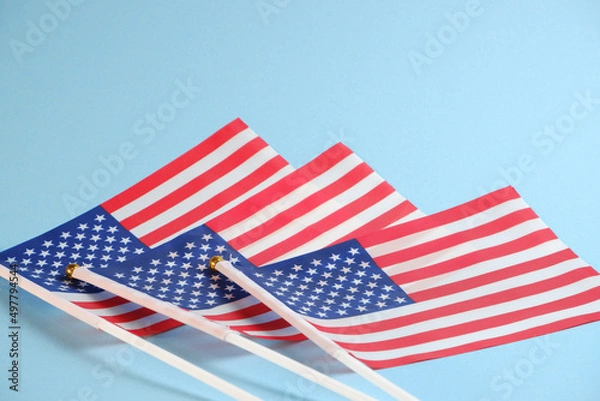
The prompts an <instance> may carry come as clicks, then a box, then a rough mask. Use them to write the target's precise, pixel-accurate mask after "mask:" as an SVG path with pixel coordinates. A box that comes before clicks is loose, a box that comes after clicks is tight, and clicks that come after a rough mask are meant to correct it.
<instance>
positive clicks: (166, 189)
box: [112, 128, 257, 221]
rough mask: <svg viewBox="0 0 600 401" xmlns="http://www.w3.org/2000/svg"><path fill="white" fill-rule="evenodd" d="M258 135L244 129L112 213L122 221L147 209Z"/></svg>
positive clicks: (248, 129)
mask: <svg viewBox="0 0 600 401" xmlns="http://www.w3.org/2000/svg"><path fill="white" fill-rule="evenodd" d="M256 137H257V135H256V133H254V131H252V130H251V129H250V128H247V129H245V130H243V131H242V132H240V133H239V134H236V135H235V136H234V137H233V138H231V139H230V140H229V141H227V142H225V143H224V144H222V145H221V146H219V147H218V148H217V149H215V150H214V151H212V152H211V153H209V154H208V155H206V156H205V157H204V158H202V159H200V160H198V161H197V162H195V163H194V164H192V165H191V166H190V167H188V168H186V169H185V170H183V171H181V172H180V173H178V174H177V175H175V176H174V177H172V178H170V179H168V180H167V181H165V182H164V183H162V184H160V185H158V186H157V187H155V188H154V189H152V190H151V191H150V192H148V193H146V194H144V195H142V196H140V197H139V198H137V199H135V200H133V201H132V202H130V203H128V204H127V205H125V206H123V207H121V208H120V209H119V210H116V211H114V212H113V213H112V215H113V216H114V217H115V218H116V219H117V220H119V221H121V220H124V219H125V218H127V217H129V216H131V215H133V214H135V213H136V212H138V211H140V210H142V209H145V208H146V207H148V206H150V205H152V204H154V203H155V202H157V201H158V200H160V199H162V198H163V197H164V196H165V194H170V193H171V192H173V191H174V190H176V189H178V188H179V187H181V186H182V185H184V184H186V183H187V182H190V181H191V180H193V179H194V178H196V177H197V176H199V175H200V174H202V173H204V172H205V171H207V170H208V169H210V168H211V167H213V166H214V165H215V164H217V163H219V162H220V161H221V160H223V157H226V156H227V155H230V154H232V153H234V152H235V151H236V150H238V149H239V148H241V147H242V146H243V145H245V144H246V143H248V142H250V141H251V140H253V139H254V138H256Z"/></svg>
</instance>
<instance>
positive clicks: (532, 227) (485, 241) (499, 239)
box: [367, 219, 548, 276]
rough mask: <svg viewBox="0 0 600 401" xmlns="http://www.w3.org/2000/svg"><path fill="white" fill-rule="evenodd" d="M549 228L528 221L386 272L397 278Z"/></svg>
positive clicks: (428, 254)
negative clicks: (400, 275) (402, 274)
mask: <svg viewBox="0 0 600 401" xmlns="http://www.w3.org/2000/svg"><path fill="white" fill-rule="evenodd" d="M547 228H548V227H547V226H546V225H545V224H544V222H542V221H541V220H540V219H535V220H528V221H525V222H523V223H520V224H517V225H515V226H512V227H510V228H509V229H507V230H504V231H500V232H497V233H495V234H492V235H488V236H486V237H482V238H478V239H475V240H470V241H468V242H465V243H462V244H458V245H454V246H452V247H450V248H446V249H441V250H439V251H436V252H429V253H427V254H426V255H424V256H421V257H418V258H415V259H410V260H407V261H405V262H401V263H396V264H394V265H390V266H386V272H388V275H390V276H395V275H396V274H400V273H406V272H410V271H413V270H419V269H423V268H426V267H427V266H431V265H434V264H437V263H442V262H446V261H448V260H451V259H454V258H458V257H461V256H465V255H468V254H470V253H472V252H475V251H479V250H483V249H487V248H491V247H494V246H498V245H502V244H505V243H507V242H510V241H514V240H516V239H518V238H522V237H524V236H525V235H527V234H531V233H534V232H536V231H540V230H544V229H547ZM438 249H439V248H438ZM400 250H404V249H396V251H400ZM367 252H369V254H370V255H371V256H372V257H373V258H377V257H378V256H383V255H380V254H376V253H371V249H370V248H369V249H367Z"/></svg>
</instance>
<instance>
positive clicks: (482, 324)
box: [338, 268, 600, 351]
mask: <svg viewBox="0 0 600 401" xmlns="http://www.w3.org/2000/svg"><path fill="white" fill-rule="evenodd" d="M591 270H592V269H589V268H588V269H579V270H577V271H574V272H569V273H566V274H564V275H562V276H560V277H556V278H554V279H551V280H547V282H546V283H544V284H545V285H544V286H543V287H542V288H541V291H539V292H545V291H547V290H552V289H555V288H557V284H561V286H562V285H568V284H572V283H575V282H577V281H580V280H583V279H584V278H587V277H592V276H595V275H596V274H595V272H590V271H591ZM590 273H591V274H590ZM562 280H565V281H564V282H562ZM557 282H558V283H557ZM537 292H538V291H535V293H537ZM599 295H600V288H599V287H596V288H592V289H590V290H587V291H584V292H582V293H579V294H575V295H571V296H569V297H566V298H562V299H559V300H555V301H552V302H548V303H545V304H542V305H537V306H532V307H528V308H524V309H519V310H517V311H511V312H508V313H502V314H498V315H494V316H491V317H487V318H482V319H478V320H473V321H470V322H465V323H461V324H456V325H453V326H448V327H443V328H437V329H435V330H431V331H424V332H420V333H418V334H413V335H409V336H403V337H396V338H394V339H392V340H384V341H377V342H373V343H366V342H363V343H360V344H353V343H344V342H339V343H338V344H339V345H340V346H342V347H344V348H345V349H347V350H350V351H386V350H391V349H402V348H405V347H411V346H414V345H419V344H425V343H428V342H431V341H438V340H443V339H448V338H452V337H456V336H461V335H466V334H469V333H474V332H477V331H482V330H487V329H493V328H496V327H501V326H505V325H508V324H511V323H515V322H520V321H523V320H526V319H530V318H533V317H536V316H542V315H546V314H550V313H553V312H558V311H560V310H565V309H570V308H574V307H577V306H580V305H585V304H587V303H589V302H593V301H595V300H597V299H598V296H599Z"/></svg>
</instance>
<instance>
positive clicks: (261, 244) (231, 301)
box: [94, 144, 422, 340]
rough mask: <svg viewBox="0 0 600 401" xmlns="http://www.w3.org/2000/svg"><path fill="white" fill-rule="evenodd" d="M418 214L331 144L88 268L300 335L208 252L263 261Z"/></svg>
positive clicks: (222, 318) (241, 327) (247, 325)
mask: <svg viewBox="0 0 600 401" xmlns="http://www.w3.org/2000/svg"><path fill="white" fill-rule="evenodd" d="M421 215H422V213H421V212H420V211H419V210H418V209H416V207H415V206H414V205H412V204H411V203H410V202H409V201H407V200H406V199H405V198H404V197H402V196H401V195H399V194H398V193H397V192H395V190H394V189H393V188H392V187H391V186H390V185H389V184H387V183H386V182H385V181H384V180H383V179H382V178H381V177H380V176H379V175H377V174H376V173H375V172H374V171H373V170H372V169H371V168H370V167H369V166H367V165H366V163H365V162H364V161H362V160H361V159H360V158H359V157H358V156H357V155H355V154H354V153H353V152H352V151H351V150H350V149H348V148H347V147H345V146H344V145H342V144H337V145H334V146H333V147H331V148H330V149H328V150H327V151H326V152H324V153H322V154H321V155H319V156H318V157H317V158H315V159H314V160H312V161H311V162H310V163H307V164H306V165H305V166H303V167H301V168H299V169H298V170H296V171H294V172H292V173H290V174H288V175H286V176H285V177H284V178H282V179H280V180H279V181H277V182H276V183H274V184H272V185H271V186H269V187H268V188H265V189H264V190H262V191H260V192H259V193H257V194H256V195H254V196H251V197H249V198H247V199H246V200H244V201H243V202H241V203H239V204H238V205H237V206H235V207H233V208H231V209H230V210H229V211H227V212H225V213H223V214H221V215H219V216H217V217H215V218H213V219H211V220H209V221H208V222H206V224H204V225H200V226H198V227H195V228H193V229H191V230H189V231H187V232H185V233H184V234H178V235H177V236H176V237H175V238H172V236H173V235H176V234H174V233H177V232H178V230H180V229H181V227H180V226H179V225H173V226H171V227H169V228H168V230H166V231H163V232H162V233H161V238H169V239H168V240H167V241H162V240H161V239H157V240H156V242H153V243H156V244H157V245H153V246H150V247H146V248H143V252H139V254H138V255H136V256H135V258H133V259H132V258H130V259H128V260H127V262H126V263H121V262H119V261H118V260H117V262H116V263H112V264H109V265H108V266H105V267H102V266H101V268H100V269H94V273H96V274H99V275H102V276H105V277H107V278H110V279H111V280H114V281H116V282H119V283H121V284H124V285H126V286H128V287H129V289H130V290H131V291H140V292H143V293H146V294H148V295H151V296H152V297H154V298H155V299H157V300H162V301H164V302H170V303H172V304H175V305H178V306H181V307H182V308H185V309H188V310H191V311H194V312H195V313H199V314H201V315H203V316H204V317H206V318H208V319H211V320H213V321H217V322H219V323H222V324H225V325H227V326H229V327H230V328H232V329H234V330H238V331H242V332H244V333H246V334H249V335H252V336H256V337H262V338H269V339H285V340H303V339H304V336H303V335H301V334H300V333H299V332H298V331H297V330H296V329H295V328H293V327H291V326H290V325H289V324H288V323H287V322H286V321H285V320H283V319H281V318H280V317H279V316H278V315H276V314H275V313H273V312H272V311H270V309H268V308H267V307H266V306H265V305H263V304H262V303H260V302H259V301H258V300H257V299H255V298H254V297H252V296H250V295H249V294H247V293H246V292H245V291H244V290H243V289H241V288H239V287H238V286H237V285H235V284H234V283H232V282H231V281H230V280H228V279H227V278H226V277H225V276H223V275H221V274H220V273H218V272H210V271H208V260H209V259H210V256H211V253H212V254H219V255H221V254H223V255H226V256H227V258H228V259H229V260H232V261H236V260H244V261H245V260H246V259H245V258H250V259H251V260H252V261H254V262H255V263H257V262H256V261H259V262H263V263H267V262H271V261H273V260H276V258H282V257H283V256H286V255H290V254H301V253H303V252H306V249H308V250H314V249H319V248H320V247H323V246H327V245H329V244H331V243H334V242H337V241H340V240H343V239H344V237H347V236H351V235H355V234H356V233H366V232H370V231H372V230H374V229H380V228H383V227H388V226H393V225H395V224H398V223H399V222H400V221H406V220H410V219H413V218H416V217H418V216H421ZM105 217H106V218H107V219H108V216H105ZM187 224H188V223H187V222H186V225H187ZM142 238H145V239H146V240H148V238H149V237H148V236H145V237H142ZM136 245H140V246H141V244H136ZM238 247H239V248H240V249H237V248H238ZM307 247H308V248H307ZM132 266H133V269H132ZM148 274H150V276H148Z"/></svg>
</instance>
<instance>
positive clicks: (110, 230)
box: [108, 226, 119, 234]
mask: <svg viewBox="0 0 600 401" xmlns="http://www.w3.org/2000/svg"><path fill="white" fill-rule="evenodd" d="M117 231H119V229H118V228H117V227H116V226H113V227H108V232H109V233H111V234H114V233H116V232H117Z"/></svg>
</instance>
